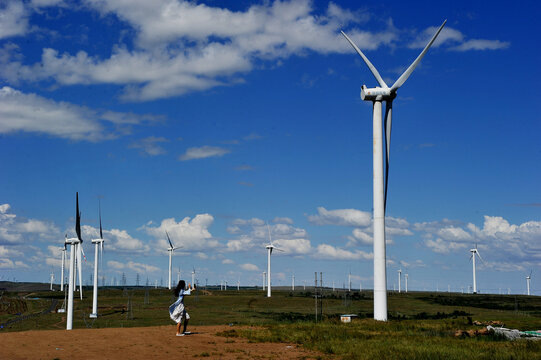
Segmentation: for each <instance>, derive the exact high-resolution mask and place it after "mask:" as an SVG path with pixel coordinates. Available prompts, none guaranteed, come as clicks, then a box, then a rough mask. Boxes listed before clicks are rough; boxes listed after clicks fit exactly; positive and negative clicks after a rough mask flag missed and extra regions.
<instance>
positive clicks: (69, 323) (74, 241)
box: [65, 193, 83, 330]
mask: <svg viewBox="0 0 541 360" xmlns="http://www.w3.org/2000/svg"><path fill="white" fill-rule="evenodd" d="M75 233H76V234H77V237H76V238H69V239H68V238H66V240H65V241H66V244H67V245H71V246H70V265H69V266H70V269H69V270H70V274H69V284H68V314H67V317H66V330H71V329H72V328H73V288H74V287H75V257H76V252H77V253H78V252H79V249H78V246H80V245H81V244H82V243H83V239H82V237H81V213H80V212H79V193H75Z"/></svg>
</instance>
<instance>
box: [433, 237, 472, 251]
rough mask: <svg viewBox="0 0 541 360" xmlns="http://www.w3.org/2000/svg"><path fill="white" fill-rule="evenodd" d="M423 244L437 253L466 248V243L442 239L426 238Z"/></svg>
mask: <svg viewBox="0 0 541 360" xmlns="http://www.w3.org/2000/svg"><path fill="white" fill-rule="evenodd" d="M425 245H426V246H427V247H428V248H429V249H431V250H432V251H434V252H436V253H439V254H447V253H449V252H450V251H456V250H460V249H464V248H467V245H466V244H461V243H457V242H454V241H445V240H443V239H440V238H438V239H436V240H432V239H427V240H425Z"/></svg>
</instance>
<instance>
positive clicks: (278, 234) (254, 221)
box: [226, 217, 312, 255]
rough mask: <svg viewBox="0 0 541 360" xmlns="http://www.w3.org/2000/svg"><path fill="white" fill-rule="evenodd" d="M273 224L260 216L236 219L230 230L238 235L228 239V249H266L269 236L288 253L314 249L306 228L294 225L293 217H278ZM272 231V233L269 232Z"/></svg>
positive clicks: (304, 252)
mask: <svg viewBox="0 0 541 360" xmlns="http://www.w3.org/2000/svg"><path fill="white" fill-rule="evenodd" d="M273 222H274V223H273V224H269V225H268V227H267V224H266V223H265V221H264V220H262V219H258V218H251V219H234V220H233V221H232V223H231V225H230V226H228V231H229V233H231V234H235V235H238V236H237V237H236V238H234V239H231V240H228V241H227V244H226V250H227V251H249V250H252V249H254V248H260V249H264V246H265V245H266V244H268V243H269V236H270V238H271V239H272V242H273V244H274V245H275V246H276V247H278V248H280V249H282V250H284V251H285V253H286V254H291V255H303V254H308V253H310V252H311V250H312V246H311V243H310V240H308V239H307V237H308V234H307V232H306V230H304V229H301V228H298V227H295V226H292V224H291V222H292V221H291V219H289V218H281V217H276V218H275V219H274V221H273ZM269 233H270V234H269Z"/></svg>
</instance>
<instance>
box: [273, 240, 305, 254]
mask: <svg viewBox="0 0 541 360" xmlns="http://www.w3.org/2000/svg"><path fill="white" fill-rule="evenodd" d="M273 243H274V245H275V246H276V247H277V248H279V249H282V250H284V252H285V254H298V255H304V254H309V253H310V252H311V251H312V246H311V244H310V240H308V239H281V238H278V239H276V240H274V241H273ZM275 254H276V251H275Z"/></svg>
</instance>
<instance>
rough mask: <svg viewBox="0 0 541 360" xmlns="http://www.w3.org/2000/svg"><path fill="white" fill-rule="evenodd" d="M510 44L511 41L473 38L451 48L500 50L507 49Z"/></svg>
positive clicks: (459, 49) (461, 49)
mask: <svg viewBox="0 0 541 360" xmlns="http://www.w3.org/2000/svg"><path fill="white" fill-rule="evenodd" d="M510 45H511V43H510V42H508V41H500V40H484V39H471V40H468V41H466V42H464V43H462V44H460V45H458V46H454V47H452V48H451V49H450V50H454V51H468V50H500V49H507V48H508V47H509V46H510Z"/></svg>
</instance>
